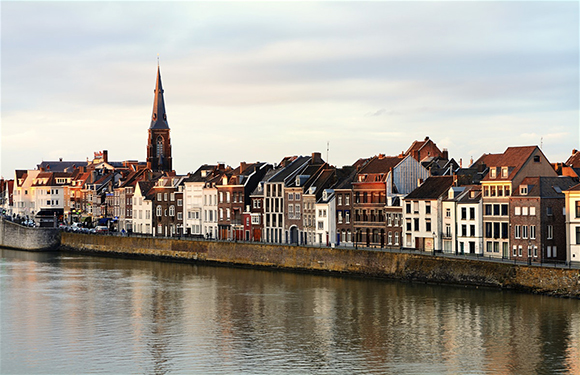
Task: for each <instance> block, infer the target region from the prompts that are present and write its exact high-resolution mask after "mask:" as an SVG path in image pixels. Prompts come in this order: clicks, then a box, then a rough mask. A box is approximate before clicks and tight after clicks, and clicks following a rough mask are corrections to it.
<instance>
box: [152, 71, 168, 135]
mask: <svg viewBox="0 0 580 375" xmlns="http://www.w3.org/2000/svg"><path fill="white" fill-rule="evenodd" d="M154 92H155V99H154V100H153V114H152V115H151V126H150V127H149V129H169V124H168V123H167V114H166V113H165V101H164V100H163V85H162V84H161V69H160V68H159V63H158V64H157V83H156V85H155V91H154Z"/></svg>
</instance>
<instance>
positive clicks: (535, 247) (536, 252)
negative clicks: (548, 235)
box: [534, 246, 538, 258]
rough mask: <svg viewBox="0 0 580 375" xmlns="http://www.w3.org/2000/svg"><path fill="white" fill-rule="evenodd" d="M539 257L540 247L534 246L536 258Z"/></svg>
mask: <svg viewBox="0 0 580 375" xmlns="http://www.w3.org/2000/svg"><path fill="white" fill-rule="evenodd" d="M537 257H538V247H537V246H534V258H537Z"/></svg>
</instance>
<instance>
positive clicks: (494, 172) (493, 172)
mask: <svg viewBox="0 0 580 375" xmlns="http://www.w3.org/2000/svg"><path fill="white" fill-rule="evenodd" d="M489 177H490V178H496V177H497V169H496V167H493V168H491V169H490V170H489Z"/></svg>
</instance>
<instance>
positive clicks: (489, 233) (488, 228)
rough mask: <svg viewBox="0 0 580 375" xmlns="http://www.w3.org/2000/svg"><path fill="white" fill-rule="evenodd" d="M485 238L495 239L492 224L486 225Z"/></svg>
mask: <svg viewBox="0 0 580 375" xmlns="http://www.w3.org/2000/svg"><path fill="white" fill-rule="evenodd" d="M485 237H487V238H491V237H493V233H492V225H491V223H485Z"/></svg>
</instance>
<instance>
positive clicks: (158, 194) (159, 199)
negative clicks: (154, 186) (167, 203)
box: [157, 193, 161, 202]
mask: <svg viewBox="0 0 580 375" xmlns="http://www.w3.org/2000/svg"><path fill="white" fill-rule="evenodd" d="M157 201H159V202H161V193H157Z"/></svg>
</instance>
